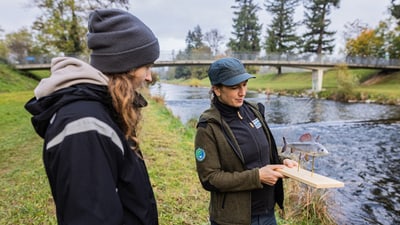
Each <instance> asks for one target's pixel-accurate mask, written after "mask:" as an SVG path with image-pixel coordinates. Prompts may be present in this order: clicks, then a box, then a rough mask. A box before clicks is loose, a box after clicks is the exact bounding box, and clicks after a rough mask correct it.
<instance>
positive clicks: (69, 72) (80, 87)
mask: <svg viewBox="0 0 400 225" xmlns="http://www.w3.org/2000/svg"><path fill="white" fill-rule="evenodd" d="M107 84H108V78H107V77H106V76H105V75H104V74H102V73H101V72H100V71H98V70H96V69H95V68H93V67H92V66H90V65H89V64H87V63H85V62H83V61H81V60H78V59H75V58H70V57H58V58H54V59H53V60H52V62H51V75H50V77H48V78H45V79H42V80H41V81H40V83H39V85H38V86H37V87H36V88H35V90H34V93H35V97H33V98H32V99H30V100H29V101H28V102H27V103H26V104H25V109H26V110H27V111H28V112H29V113H31V114H32V119H31V122H32V124H33V127H34V128H35V131H36V133H38V135H39V136H41V137H42V138H43V137H44V135H45V133H46V129H47V127H48V125H49V122H50V119H51V118H52V116H53V115H54V113H56V112H57V110H58V109H59V108H61V107H62V106H64V105H66V104H69V103H71V102H74V101H79V100H94V101H100V102H103V104H107V105H110V108H112V103H111V97H110V95H109V93H108V88H107Z"/></svg>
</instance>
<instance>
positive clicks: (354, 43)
mask: <svg viewBox="0 0 400 225" xmlns="http://www.w3.org/2000/svg"><path fill="white" fill-rule="evenodd" d="M383 46H384V39H383V37H381V36H378V35H377V32H376V31H375V30H373V29H365V30H363V31H362V32H361V33H360V34H359V35H358V37H356V38H354V39H350V40H348V41H347V43H346V53H347V55H348V56H361V57H366V56H376V57H382V56H383V54H384V53H383V52H382V48H383Z"/></svg>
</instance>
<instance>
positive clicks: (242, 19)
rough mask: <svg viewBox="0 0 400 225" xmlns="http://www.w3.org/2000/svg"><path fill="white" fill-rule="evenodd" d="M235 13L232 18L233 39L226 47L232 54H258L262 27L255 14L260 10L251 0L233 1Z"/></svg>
mask: <svg viewBox="0 0 400 225" xmlns="http://www.w3.org/2000/svg"><path fill="white" fill-rule="evenodd" d="M235 2H236V3H237V5H236V6H232V8H233V9H235V10H236V11H235V12H234V16H235V17H234V18H233V29H234V31H233V32H232V34H233V38H230V39H229V42H228V47H229V48H230V49H231V50H232V51H233V52H240V53H256V52H259V51H260V49H261V47H260V38H259V37H260V35H261V29H262V25H261V24H259V23H258V17H257V12H258V10H259V9H260V8H259V7H258V6H257V5H256V4H254V3H253V0H235Z"/></svg>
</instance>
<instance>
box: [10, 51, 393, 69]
mask: <svg viewBox="0 0 400 225" xmlns="http://www.w3.org/2000/svg"><path fill="white" fill-rule="evenodd" d="M68 56H72V57H76V58H79V59H82V60H84V61H86V62H88V61H89V56H88V55H74V54H69V55H68ZM54 57H56V56H55V55H40V56H28V57H25V58H24V59H22V60H21V59H20V60H11V61H10V63H12V64H19V65H21V64H22V65H27V64H50V62H51V59H52V58H54ZM221 57H235V58H238V59H240V60H253V61H255V60H264V61H277V62H298V63H314V64H327V63H329V64H333V63H335V64H341V63H343V64H349V65H368V66H397V67H399V66H400V60H399V59H387V58H377V57H349V56H348V57H343V56H334V55H317V54H311V53H305V54H261V53H254V52H227V53H225V55H223V56H221V55H218V56H215V55H213V54H211V53H192V54H183V53H182V52H180V53H179V54H176V53H175V52H174V51H161V52H160V57H159V59H158V61H171V62H174V61H180V60H216V59H218V58H221Z"/></svg>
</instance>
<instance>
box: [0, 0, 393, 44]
mask: <svg viewBox="0 0 400 225" xmlns="http://www.w3.org/2000/svg"><path fill="white" fill-rule="evenodd" d="M29 2H31V0H10V1H1V2H0V27H1V28H2V29H4V30H5V31H6V33H10V32H14V31H17V30H18V29H20V28H22V27H24V26H25V27H30V26H31V25H32V22H33V21H34V19H35V18H36V17H37V16H38V15H39V11H38V10H37V9H35V8H34V7H27V4H28V3H29ZM130 2H131V9H130V11H131V12H132V13H133V14H135V15H136V16H137V17H139V18H140V19H141V20H142V21H143V22H144V23H145V24H147V25H148V26H149V27H150V28H151V29H152V30H153V31H154V33H155V34H156V36H157V37H158V38H159V41H160V45H161V51H164V52H166V51H171V50H175V51H178V50H179V49H184V48H185V45H186V44H185V38H186V35H187V33H188V31H189V30H194V27H195V26H196V25H200V27H201V29H202V32H203V34H204V33H206V32H207V31H210V30H211V29H217V30H218V31H219V32H220V33H221V34H222V35H224V36H225V42H227V41H228V40H229V38H230V37H231V31H232V18H233V9H231V6H232V5H234V4H235V1H234V0H136V1H134V0H130ZM254 2H256V3H257V4H258V5H259V6H260V7H261V8H262V9H261V10H260V11H259V19H260V20H259V22H260V23H262V24H263V31H262V35H263V37H264V36H265V33H266V32H265V28H266V27H267V25H269V24H270V18H271V16H270V15H269V14H268V13H267V12H266V11H265V10H264V7H263V5H264V0H255V1H254ZM389 5H390V0H341V4H340V8H339V9H334V10H333V12H332V14H331V15H330V19H331V20H332V24H331V26H330V29H331V30H334V31H337V34H336V39H337V48H336V51H338V50H339V48H340V46H342V45H343V38H342V37H343V35H342V33H343V31H344V25H345V24H347V23H349V22H353V21H355V20H356V19H359V20H360V21H362V22H364V23H367V24H368V25H369V26H371V27H373V28H375V27H376V25H377V24H378V22H379V21H380V20H384V19H386V18H388V17H389V13H388V11H387V8H388V6H389ZM302 17H303V12H301V11H300V10H298V11H297V12H296V18H302Z"/></svg>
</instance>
